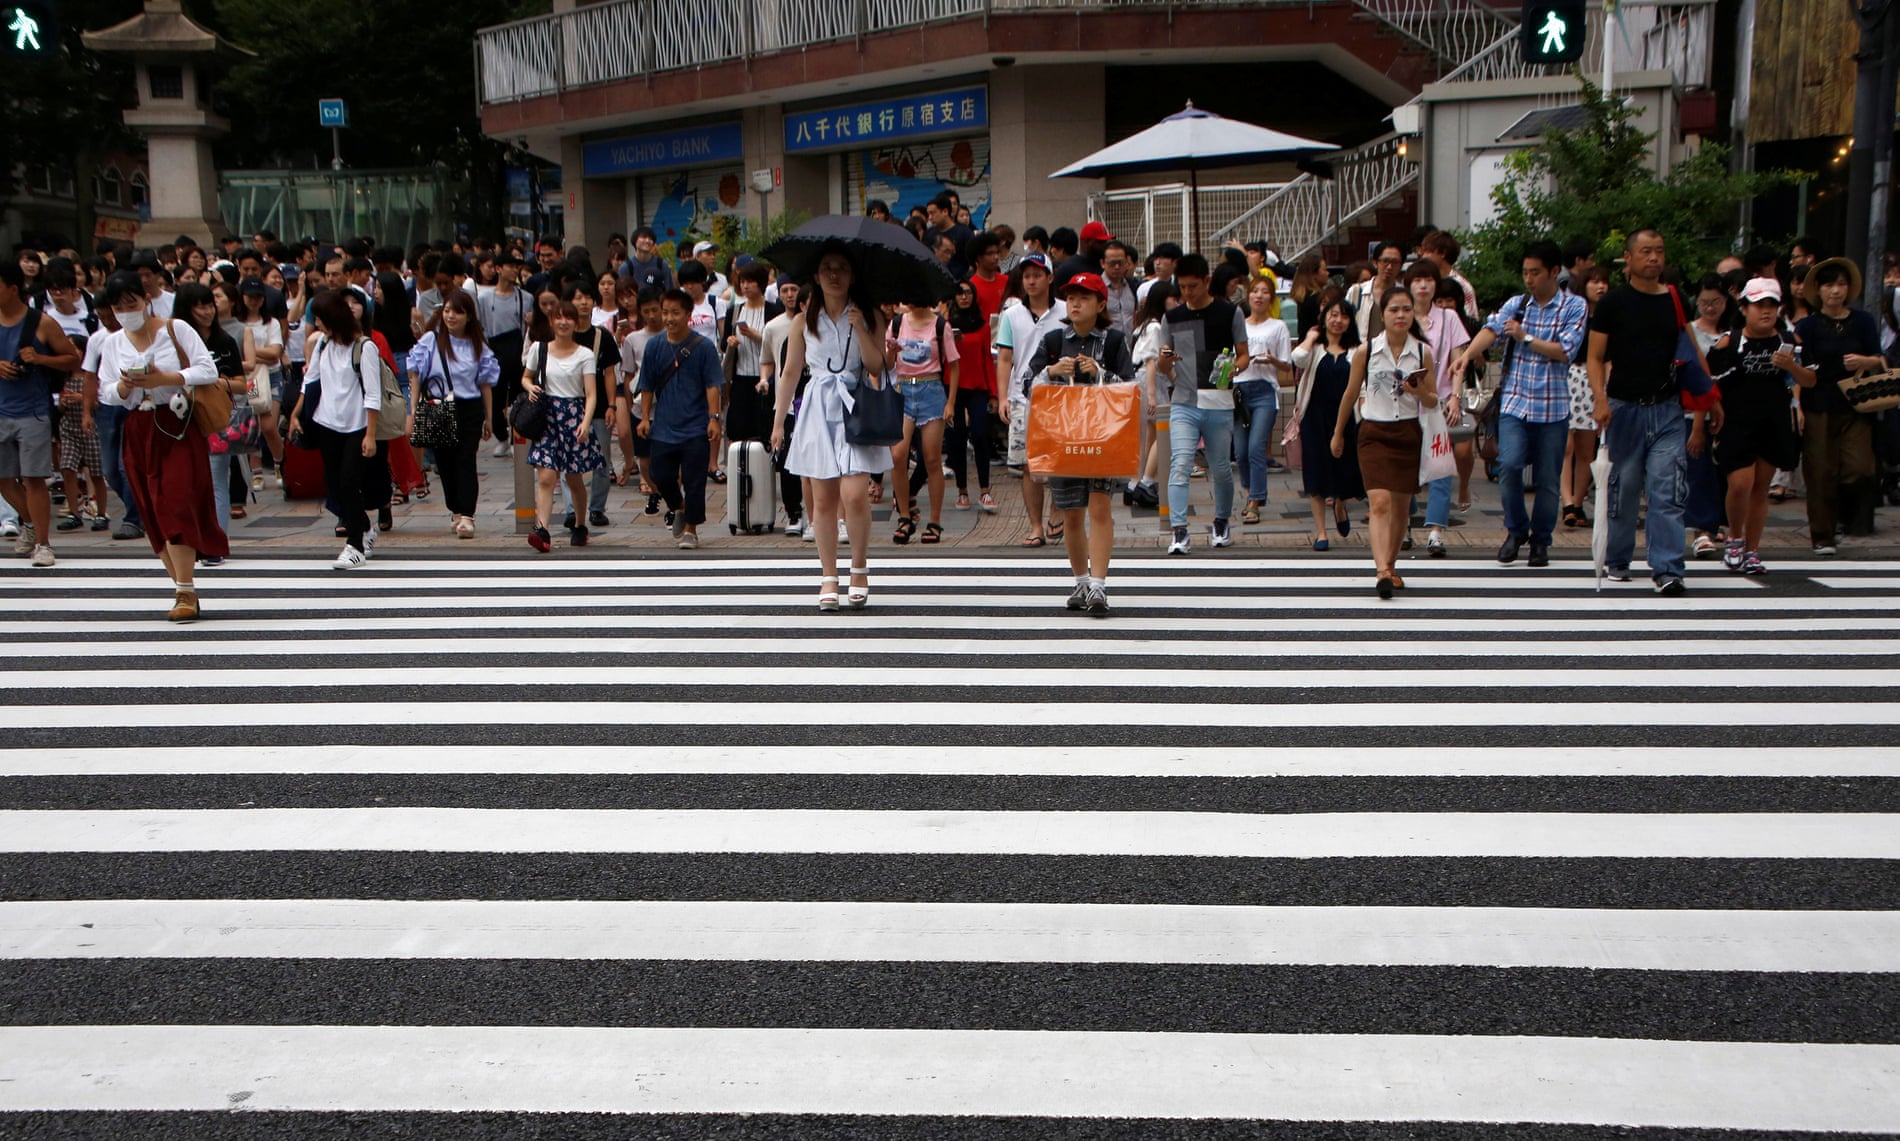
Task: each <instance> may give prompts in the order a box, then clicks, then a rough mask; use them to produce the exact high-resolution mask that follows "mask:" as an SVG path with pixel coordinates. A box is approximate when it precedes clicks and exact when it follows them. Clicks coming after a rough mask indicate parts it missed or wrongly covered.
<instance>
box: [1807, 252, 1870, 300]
mask: <svg viewBox="0 0 1900 1141" xmlns="http://www.w3.org/2000/svg"><path fill="white" fill-rule="evenodd" d="M1836 265H1838V266H1841V267H1843V268H1845V269H1846V270H1847V303H1848V304H1849V305H1852V304H1853V303H1854V299H1855V298H1857V297H1859V296H1860V290H1861V285H1862V278H1861V275H1860V267H1859V266H1857V265H1855V264H1854V263H1853V262H1851V261H1849V260H1847V259H1846V258H1829V259H1827V260H1826V261H1823V262H1816V263H1814V268H1812V269H1810V270H1808V276H1807V278H1806V279H1805V280H1803V281H1802V283H1801V298H1802V300H1804V301H1806V302H1807V303H1808V308H1810V309H1813V310H1816V311H1819V310H1820V308H1821V271H1822V270H1824V269H1826V268H1828V267H1829V266H1836Z"/></svg>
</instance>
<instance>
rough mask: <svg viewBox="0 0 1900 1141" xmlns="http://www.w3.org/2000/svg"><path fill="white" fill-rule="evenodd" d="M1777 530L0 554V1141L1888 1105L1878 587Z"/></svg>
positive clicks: (1361, 1130)
mask: <svg viewBox="0 0 1900 1141" xmlns="http://www.w3.org/2000/svg"><path fill="white" fill-rule="evenodd" d="M1774 569H1775V573H1774V574H1773V575H1771V576H1769V577H1768V578H1767V579H1766V580H1759V579H1744V578H1741V577H1739V576H1729V575H1726V574H1723V573H1721V572H1720V571H1715V572H1712V573H1710V572H1704V573H1695V574H1692V577H1691V579H1690V583H1689V586H1690V593H1689V595H1688V596H1687V597H1685V598H1678V599H1664V598H1658V597H1656V596H1655V595H1654V594H1653V593H1652V592H1650V591H1649V590H1648V589H1647V585H1646V584H1642V583H1637V584H1610V585H1609V586H1608V587H1607V588H1606V589H1605V590H1603V591H1602V592H1600V593H1599V592H1598V591H1597V590H1596V588H1595V583H1594V582H1593V579H1592V576H1591V574H1590V573H1589V570H1588V567H1587V565H1586V564H1581V563H1575V562H1571V563H1567V564H1566V563H1560V564H1558V565H1555V566H1553V567H1551V568H1548V569H1547V570H1538V571H1532V570H1529V569H1528V568H1494V567H1488V566H1483V565H1474V564H1470V563H1463V562H1454V563H1451V564H1448V565H1447V564H1439V565H1432V564H1422V565H1420V566H1419V568H1418V570H1417V572H1416V573H1412V572H1410V571H1409V570H1408V574H1407V578H1408V582H1409V584H1410V585H1409V586H1408V588H1407V590H1406V592H1404V594H1402V596H1401V597H1400V598H1399V599H1397V600H1394V601H1391V602H1381V601H1380V600H1378V599H1377V598H1375V597H1374V596H1373V593H1372V591H1371V588H1370V575H1369V573H1368V572H1367V570H1366V568H1365V566H1364V565H1362V564H1361V563H1358V562H1350V563H1349V562H1345V561H1321V560H1314V559H1308V558H1295V559H1274V558H1245V557H1234V558H1217V557H1203V558H1197V559H1194V560H1176V561H1168V560H1164V559H1156V558H1149V559H1127V560H1122V561H1120V562H1118V563H1117V564H1116V567H1115V573H1114V575H1113V577H1112V578H1111V580H1110V596H1111V599H1112V601H1113V604H1114V606H1115V613H1114V615H1113V616H1112V617H1110V618H1109V619H1107V620H1097V619H1092V618H1088V617H1083V616H1079V615H1076V614H1071V613H1068V612H1066V611H1065V610H1064V609H1063V607H1062V601H1063V599H1064V598H1065V597H1066V594H1067V591H1068V588H1069V586H1070V581H1069V579H1068V578H1067V576H1066V574H1065V573H1063V567H1062V565H1061V563H1060V561H1059V560H1052V559H1048V558H1021V557H1001V558H982V557H961V556H946V557H915V556H913V557H909V558H906V559H903V560H901V561H894V562H891V563H888V564H885V565H879V566H877V567H876V568H875V571H874V575H873V578H872V582H873V597H872V602H871V605H870V607H869V608H868V609H867V610H866V611H864V612H862V613H842V614H820V613H819V612H817V610H816V607H815V605H814V602H815V595H816V590H817V582H816V572H815V570H814V568H813V565H812V563H811V562H810V560H807V559H783V558H759V559H750V558H737V557H735V558H705V557H696V558H691V559H685V558H682V559H674V558H653V559H632V558H607V557H601V558H563V559H560V560H542V561H533V560H524V559H515V558H506V559H482V558H468V559H454V558H430V557H425V556H419V555H418V556H410V557H401V556H398V555H395V554H394V553H392V555H391V557H386V558H380V559H378V560H377V561H375V562H373V563H371V564H370V565H369V566H368V567H366V568H364V569H362V570H360V571H357V572H352V573H351V574H349V575H338V574H335V573H333V572H331V571H329V570H328V569H327V566H326V565H325V564H324V563H322V562H320V561H314V560H292V559H247V560H238V561H233V562H231V563H230V564H228V565H226V566H225V567H222V568H219V569H217V570H215V571H206V572H204V573H203V574H202V576H201V579H200V583H201V591H202V595H203V605H204V610H205V614H206V618H205V620H204V621H203V622H200V623H198V624H196V625H193V626H188V627H172V626H168V625H167V624H166V623H165V622H164V621H163V608H164V606H165V604H166V601H167V599H168V597H169V591H168V589H166V585H165V582H164V579H163V576H162V575H161V574H159V573H158V572H157V571H156V570H155V569H153V568H152V567H150V566H149V565H147V561H140V560H132V559H119V558H101V559H95V560H79V559H75V560H68V561H66V562H63V563H62V564H61V565H60V567H59V568H57V569H56V570H55V571H53V572H46V571H31V572H29V571H27V570H26V569H25V568H19V569H4V568H0V643H3V644H4V646H5V649H6V652H7V653H6V658H5V660H4V661H0V693H4V695H5V696H4V701H5V702H6V704H7V706H8V708H7V709H6V711H5V717H6V723H7V726H8V728H7V730H6V735H5V744H4V746H3V747H0V980H4V985H0V995H3V996H4V997H0V1137H11V1136H22V1137H27V1136H60V1135H95V1136H178V1137H211V1136H236V1135H238V1134H239V1133H240V1132H244V1131H246V1130H251V1131H255V1132H265V1131H269V1132H273V1133H276V1134H278V1135H285V1136H319V1135H345V1134H350V1135H362V1136H395V1135H404V1136H443V1137H484V1138H485V1137H519V1136H536V1135H545V1136H557V1135H558V1136H564V1137H567V1136H572V1137H603V1138H604V1137H628V1136H678V1137H693V1136H722V1137H738V1136H773V1137H805V1136H813V1137H819V1136H822V1137H846V1136H849V1137H867V1138H868V1137H944V1136H957V1137H965V1136H977V1137H1012V1138H1015V1137H1038V1138H1040V1137H1101V1136H1148V1135H1165V1136H1180V1137H1203V1136H1205V1137H1226V1136H1237V1135H1245V1136H1273V1137H1282V1136H1284V1137H1303V1136H1325V1137H1334V1136H1337V1137H1377V1138H1386V1137H1393V1138H1396V1137H1444V1138H1466V1137H1470V1138H1505V1137H1512V1138H1516V1137H1537V1138H1545V1137H1549V1138H1557V1137H1578V1136H1586V1137H1596V1136H1603V1137H1608V1136H1617V1137H1629V1136H1656V1137H1685V1138H1686V1137H1691V1136H1694V1137H1701V1136H1707V1135H1708V1134H1707V1133H1706V1132H1704V1131H1713V1130H1740V1131H1743V1132H1744V1133H1745V1134H1746V1135H1756V1136H1759V1135H1766V1134H1777V1135H1780V1134H1784V1133H1785V1134H1787V1135H1794V1134H1801V1133H1814V1132H1833V1133H1839V1134H1867V1135H1876V1134H1883V1133H1889V1134H1890V1133H1894V1132H1900V1020H1896V1018H1895V1012H1896V1011H1900V593H1897V592H1896V590H1895V587H1896V585H1900V579H1896V578H1895V577H1894V576H1893V575H1892V568H1891V566H1890V564H1886V563H1881V562H1866V563H1856V562H1851V561H1847V562H1843V561H1838V560H1826V561H1820V560H1816V561H1814V562H1812V563H1805V562H1801V561H1798V560H1791V561H1788V562H1778V563H1777V564H1775V568H1774ZM1696 570H1697V571H1700V568H1696ZM247 1135H248V1134H247Z"/></svg>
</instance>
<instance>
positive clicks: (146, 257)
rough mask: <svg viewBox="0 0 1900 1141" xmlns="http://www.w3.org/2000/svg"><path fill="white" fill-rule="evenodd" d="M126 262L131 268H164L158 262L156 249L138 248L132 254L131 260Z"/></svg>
mask: <svg viewBox="0 0 1900 1141" xmlns="http://www.w3.org/2000/svg"><path fill="white" fill-rule="evenodd" d="M127 264H128V267H129V268H131V269H133V270H141V269H150V270H162V269H163V268H164V266H162V265H160V264H159V260H158V251H157V250H139V251H138V252H137V253H134V254H133V255H132V260H131V261H130V262H129V263H127Z"/></svg>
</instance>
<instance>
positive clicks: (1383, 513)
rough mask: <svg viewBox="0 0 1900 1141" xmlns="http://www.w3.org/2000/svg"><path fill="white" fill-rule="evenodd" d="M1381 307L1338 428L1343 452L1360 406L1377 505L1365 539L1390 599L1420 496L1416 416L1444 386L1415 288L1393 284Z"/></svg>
mask: <svg viewBox="0 0 1900 1141" xmlns="http://www.w3.org/2000/svg"><path fill="white" fill-rule="evenodd" d="M1378 304H1379V311H1380V315H1381V317H1382V319H1383V320H1384V322H1385V328H1384V330H1383V331H1382V332H1380V333H1376V334H1374V335H1373V338H1372V342H1371V343H1370V344H1368V345H1364V346H1362V347H1361V348H1360V349H1359V350H1358V351H1357V352H1355V353H1353V357H1352V378H1351V379H1350V380H1348V381H1347V382H1346V393H1345V396H1344V397H1343V398H1341V400H1340V402H1339V419H1338V420H1337V421H1335V422H1334V427H1333V455H1334V456H1343V455H1344V454H1345V446H1346V425H1347V424H1349V423H1351V421H1352V413H1353V407H1354V405H1355V404H1356V405H1357V406H1358V409H1359V474H1360V475H1361V476H1362V477H1363V478H1364V479H1365V484H1366V498H1367V499H1368V500H1369V501H1370V502H1371V505H1372V528H1371V531H1372V533H1371V534H1370V535H1368V536H1367V541H1368V543H1369V544H1370V545H1371V547H1372V561H1373V564H1374V565H1375V566H1376V567H1377V568H1378V572H1379V580H1378V583H1377V590H1378V593H1379V597H1380V598H1391V597H1392V592H1393V590H1394V589H1403V588H1404V586H1405V580H1404V579H1403V578H1400V577H1399V572H1398V568H1397V566H1396V564H1397V562H1398V557H1399V543H1400V542H1401V541H1402V540H1403V539H1404V537H1405V528H1406V524H1407V523H1408V522H1410V515H1411V507H1410V504H1411V499H1412V496H1413V495H1415V494H1417V493H1418V468H1419V452H1420V451H1421V450H1422V449H1423V447H1424V444H1425V431H1424V429H1423V428H1422V427H1421V426H1420V425H1419V422H1418V413H1419V410H1420V409H1421V408H1432V407H1436V406H1437V404H1438V386H1437V385H1436V384H1435V383H1434V382H1433V379H1432V350H1431V348H1430V346H1428V345H1426V343H1425V341H1424V340H1423V339H1422V338H1421V337H1420V335H1419V333H1418V326H1417V323H1416V321H1415V320H1414V314H1415V303H1414V302H1413V300H1412V295H1411V293H1410V292H1409V291H1407V290H1406V288H1405V287H1404V286H1402V285H1394V286H1391V287H1390V288H1388V289H1386V290H1385V292H1384V293H1383V294H1381V295H1380V297H1379V302H1378Z"/></svg>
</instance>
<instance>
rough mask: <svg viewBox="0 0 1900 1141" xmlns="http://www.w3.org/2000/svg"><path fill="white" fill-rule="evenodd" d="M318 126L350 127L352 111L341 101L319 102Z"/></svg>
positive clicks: (325, 100)
mask: <svg viewBox="0 0 1900 1141" xmlns="http://www.w3.org/2000/svg"><path fill="white" fill-rule="evenodd" d="M317 125H318V126H319V127H347V126H349V125H350V109H349V107H348V106H346V105H345V104H344V102H343V100H341V99H319V100H317Z"/></svg>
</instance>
